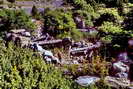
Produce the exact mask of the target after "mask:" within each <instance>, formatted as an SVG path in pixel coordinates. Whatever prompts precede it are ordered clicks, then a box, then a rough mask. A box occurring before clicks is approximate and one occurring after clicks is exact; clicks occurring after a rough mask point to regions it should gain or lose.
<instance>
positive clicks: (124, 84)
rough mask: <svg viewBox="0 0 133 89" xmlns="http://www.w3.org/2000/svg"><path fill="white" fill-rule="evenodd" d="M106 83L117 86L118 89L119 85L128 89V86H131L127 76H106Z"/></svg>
mask: <svg viewBox="0 0 133 89" xmlns="http://www.w3.org/2000/svg"><path fill="white" fill-rule="evenodd" d="M105 83H107V85H109V86H111V87H115V88H116V89H119V87H123V89H125V88H126V89H127V87H129V86H130V80H128V79H127V78H117V77H111V76H107V77H105Z"/></svg>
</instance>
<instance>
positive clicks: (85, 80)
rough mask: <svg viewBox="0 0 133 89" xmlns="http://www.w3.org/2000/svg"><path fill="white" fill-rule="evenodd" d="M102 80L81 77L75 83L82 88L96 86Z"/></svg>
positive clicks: (92, 77)
mask: <svg viewBox="0 0 133 89" xmlns="http://www.w3.org/2000/svg"><path fill="white" fill-rule="evenodd" d="M99 80H100V78H99V77H94V76H80V77H78V78H77V79H76V80H75V82H76V83H78V84H79V85H81V86H89V85H91V84H95V83H96V82H98V81H99Z"/></svg>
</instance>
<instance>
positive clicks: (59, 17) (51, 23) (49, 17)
mask: <svg viewBox="0 0 133 89" xmlns="http://www.w3.org/2000/svg"><path fill="white" fill-rule="evenodd" d="M53 13H54V14H53ZM44 28H45V30H46V31H47V32H49V33H50V34H52V35H55V36H56V35H58V34H61V33H63V32H65V31H66V32H69V31H71V30H72V29H74V28H76V24H75V23H74V20H73V18H72V13H71V12H69V11H67V12H64V11H62V10H54V11H53V10H50V11H47V12H45V14H44Z"/></svg>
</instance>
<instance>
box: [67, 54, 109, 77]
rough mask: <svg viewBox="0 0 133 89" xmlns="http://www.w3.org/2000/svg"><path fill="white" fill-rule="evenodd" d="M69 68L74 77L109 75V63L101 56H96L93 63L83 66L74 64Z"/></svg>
mask: <svg viewBox="0 0 133 89" xmlns="http://www.w3.org/2000/svg"><path fill="white" fill-rule="evenodd" d="M67 68H68V70H69V71H71V73H72V75H73V76H74V77H77V76H84V75H93V76H94V75H95V76H100V77H105V76H107V75H108V69H109V63H108V62H106V60H105V59H103V58H101V57H100V56H95V57H93V59H92V62H91V63H84V64H83V65H82V66H79V65H76V64H73V65H71V66H68V67H67ZM79 69H81V70H79Z"/></svg>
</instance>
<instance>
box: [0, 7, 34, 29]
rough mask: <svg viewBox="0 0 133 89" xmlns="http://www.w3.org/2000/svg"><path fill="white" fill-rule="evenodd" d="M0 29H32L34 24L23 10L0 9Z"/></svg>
mask: <svg viewBox="0 0 133 89" xmlns="http://www.w3.org/2000/svg"><path fill="white" fill-rule="evenodd" d="M0 18H1V21H0V30H1V31H9V30H11V29H34V28H35V25H34V24H33V23H32V22H31V19H30V17H29V16H28V15H27V14H26V13H25V12H24V11H23V10H9V9H2V10H0Z"/></svg>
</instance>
